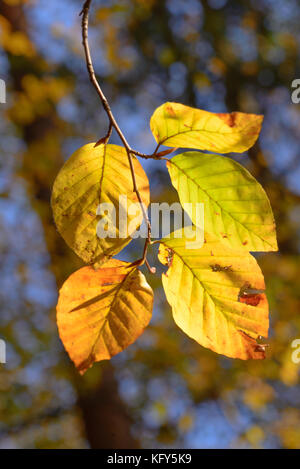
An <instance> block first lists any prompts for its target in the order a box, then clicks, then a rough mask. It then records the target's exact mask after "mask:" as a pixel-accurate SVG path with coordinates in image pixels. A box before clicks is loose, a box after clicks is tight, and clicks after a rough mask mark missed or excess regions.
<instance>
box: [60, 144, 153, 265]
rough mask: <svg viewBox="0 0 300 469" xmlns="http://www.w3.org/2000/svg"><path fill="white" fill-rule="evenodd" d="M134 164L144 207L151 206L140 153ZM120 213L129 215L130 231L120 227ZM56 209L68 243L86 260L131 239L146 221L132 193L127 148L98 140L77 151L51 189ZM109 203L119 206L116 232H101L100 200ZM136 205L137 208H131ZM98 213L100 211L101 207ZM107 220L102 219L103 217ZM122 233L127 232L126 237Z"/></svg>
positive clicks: (101, 257) (97, 259)
mask: <svg viewBox="0 0 300 469" xmlns="http://www.w3.org/2000/svg"><path fill="white" fill-rule="evenodd" d="M133 166H134V170H135V174H136V181H137V186H138V188H139V191H140V194H141V197H142V200H143V203H144V205H145V207H147V206H148V205H149V197H150V195H149V181H148V178H147V176H146V174H145V172H144V170H143V168H142V166H141V164H140V163H139V161H138V160H137V159H136V158H133ZM120 195H121V196H122V197H124V196H126V197H127V199H126V200H127V207H126V204H125V199H124V198H122V199H121V204H120V206H121V207H122V208H121V212H122V213H123V215H124V214H125V221H127V227H128V230H127V232H124V230H123V228H122V227H120V226H119V224H118V220H119V215H120V210H119V200H120V199H119V196H120ZM51 202H52V209H53V213H54V220H55V223H56V226H57V228H58V231H59V232H60V234H61V236H62V237H63V238H64V240H65V241H66V243H67V244H68V245H69V246H70V247H71V248H72V249H73V250H74V251H75V252H76V254H77V255H78V256H79V257H81V258H82V259H83V260H84V261H85V262H87V263H94V264H95V265H97V266H99V265H101V264H102V263H104V262H106V261H107V260H108V259H109V258H110V257H112V256H113V255H114V254H117V253H118V252H120V251H121V249H123V248H124V247H125V246H126V245H127V244H128V243H129V242H130V241H131V237H130V236H131V235H132V234H133V233H134V232H135V231H136V229H138V227H139V226H140V224H141V222H142V218H143V215H142V211H141V208H140V206H139V204H138V199H137V196H136V194H135V192H133V183H132V177H131V172H130V167H129V163H128V157H127V153H126V150H125V149H124V148H123V147H120V146H117V145H99V146H96V147H95V144H94V143H90V144H88V145H85V146H83V147H82V148H80V149H79V150H77V151H76V152H75V153H74V154H73V155H72V156H71V157H70V158H69V160H68V161H67V162H66V163H65V165H64V166H63V168H62V169H61V171H60V172H59V174H58V176H57V178H56V180H55V183H54V187H53V192H52V199H51ZM103 203H105V204H106V203H108V204H110V203H111V204H113V206H114V207H115V215H116V216H115V220H114V219H112V222H113V223H111V225H113V226H114V228H115V233H112V236H111V237H109V236H106V237H99V236H98V235H97V224H98V222H99V221H100V218H101V217H100V215H97V209H98V207H99V204H103ZM132 204H136V210H135V208H134V207H133V210H132V212H131V213H129V212H130V207H131V206H132ZM98 213H99V212H98ZM102 219H104V218H102ZM122 236H123V237H122Z"/></svg>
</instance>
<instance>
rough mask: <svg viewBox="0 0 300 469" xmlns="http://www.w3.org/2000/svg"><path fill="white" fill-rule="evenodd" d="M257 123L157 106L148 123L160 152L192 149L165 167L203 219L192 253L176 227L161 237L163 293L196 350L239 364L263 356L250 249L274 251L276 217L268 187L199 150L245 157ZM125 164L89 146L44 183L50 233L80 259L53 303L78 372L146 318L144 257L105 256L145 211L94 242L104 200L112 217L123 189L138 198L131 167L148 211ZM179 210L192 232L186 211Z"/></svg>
mask: <svg viewBox="0 0 300 469" xmlns="http://www.w3.org/2000/svg"><path fill="white" fill-rule="evenodd" d="M262 120H263V117H262V116H259V115H254V114H245V113H240V112H234V113H231V114H214V113H211V112H207V111H203V110H199V109H194V108H190V107H187V106H184V105H182V104H178V103H165V104H163V105H162V106H160V107H159V108H158V109H157V110H156V111H155V112H154V114H153V116H152V118H151V122H150V127H151V130H152V133H153V135H154V138H155V140H156V142H157V144H158V147H159V146H160V145H162V144H163V145H166V146H169V147H172V148H175V147H176V148H180V147H181V148H191V149H194V150H198V151H187V152H184V153H182V154H178V155H176V156H175V157H173V158H171V159H169V160H168V161H167V167H168V170H169V174H170V177H171V181H172V184H173V186H174V187H175V189H176V190H177V192H178V195H179V200H180V203H181V204H182V205H183V204H186V203H189V204H190V205H189V206H191V207H193V204H195V203H204V217H205V241H204V245H203V246H202V247H200V246H199V249H195V248H193V249H188V247H187V246H188V243H187V242H188V241H189V240H190V236H187V237H186V238H184V237H182V236H181V237H178V234H177V233H176V232H174V233H171V234H170V236H169V237H165V238H163V239H161V240H160V249H159V260H160V261H161V262H162V263H163V264H164V265H167V266H168V270H167V272H166V273H164V274H163V276H162V281H163V287H164V290H165V293H166V297H167V300H168V302H169V304H170V305H171V307H172V312H173V316H174V320H175V322H176V323H177V325H178V326H179V327H180V328H181V329H182V330H183V331H184V332H185V333H186V334H187V335H188V336H190V337H191V338H193V339H194V340H196V341H197V342H198V343H199V344H201V345H202V346H204V347H207V348H210V349H211V350H213V351H215V352H217V353H220V354H224V355H226V356H228V357H233V358H240V359H244V360H246V359H251V358H252V359H262V358H264V357H265V345H263V344H259V339H260V336H262V337H267V335H268V302H267V298H266V295H265V293H264V289H265V284H264V278H263V275H262V273H261V270H260V268H259V266H258V264H257V262H256V260H255V258H254V257H253V256H252V255H251V254H250V252H251V251H252V252H257V251H276V250H277V241H276V232H275V222H274V217H273V214H272V209H271V206H270V203H269V200H268V197H267V195H266V193H265V191H264V190H263V188H262V187H261V185H260V184H259V183H258V182H257V181H256V180H255V179H254V178H253V176H252V175H251V174H250V173H249V172H248V171H247V170H246V169H245V168H244V167H242V166H241V165H240V164H238V163H237V162H236V161H234V160H232V159H230V158H228V157H225V156H222V155H217V154H210V153H209V154H208V153H201V152H200V151H199V150H204V151H210V152H212V151H213V152H217V153H220V154H224V153H228V152H238V153H242V152H245V151H247V150H248V149H249V148H250V147H252V146H253V144H254V143H255V141H256V140H257V138H258V135H259V133H260V129H261V125H262ZM163 153H164V152H163ZM157 155H158V154H157V152H156V156H155V158H156V159H158V158H159V157H158V156H157ZM160 155H162V153H160ZM132 162H133V168H130V160H129V159H128V158H127V152H126V150H125V148H123V147H120V146H116V145H111V144H108V143H106V144H100V145H98V144H94V143H92V144H88V145H85V146H84V147H82V148H80V149H79V150H77V151H76V152H75V153H74V154H73V155H72V156H71V158H70V159H69V160H68V161H67V162H66V163H65V165H64V166H63V168H62V170H61V171H60V173H59V174H58V176H57V178H56V181H55V183H54V187H53V194H52V208H53V212H54V218H55V223H56V225H57V228H58V230H59V232H60V234H61V235H62V237H63V238H64V239H65V241H66V242H67V244H68V245H69V246H70V247H71V248H72V249H73V250H74V251H75V252H76V253H77V254H78V255H79V256H80V257H81V258H82V259H83V260H84V261H85V262H86V263H88V264H89V266H87V267H83V268H81V269H80V270H78V271H76V272H75V273H73V274H72V275H71V276H70V277H69V278H68V279H67V281H66V282H65V283H64V285H63V287H62V288H61V290H60V295H59V300H58V304H57V323H58V328H59V333H60V337H61V339H62V341H63V343H64V346H65V348H66V350H67V352H68V353H69V356H70V358H71V359H72V360H73V362H74V363H75V366H76V367H77V369H78V370H79V371H80V372H81V373H84V372H85V371H86V370H87V369H88V368H89V367H90V366H92V364H93V363H94V362H96V361H100V360H105V359H109V358H111V357H112V356H114V355H115V354H117V353H119V352H120V351H122V350H124V349H125V348H126V347H127V346H128V345H130V344H131V343H133V342H134V341H135V340H136V339H137V338H138V337H139V336H140V335H141V333H142V332H143V330H144V329H145V327H146V326H147V324H148V323H149V321H150V319H151V313H152V306H153V292H152V289H151V287H150V286H149V285H148V283H147V281H146V279H145V277H144V275H143V274H142V273H141V272H140V270H139V266H140V265H141V264H142V262H143V261H136V262H135V263H133V264H129V263H127V262H123V261H120V260H116V259H113V258H112V256H114V255H116V254H117V253H119V252H120V251H121V250H122V249H123V247H124V246H126V245H127V244H128V243H129V242H130V241H131V239H132V238H131V235H132V234H133V232H134V231H135V230H136V229H138V227H139V225H140V223H141V220H142V217H143V213H142V209H141V210H140V216H139V217H136V214H135V217H134V218H133V217H131V216H130V215H129V213H130V210H127V218H128V220H127V222H128V225H127V226H130V227H131V231H129V232H128V233H127V235H128V236H127V237H125V238H124V237H119V236H118V228H117V227H116V230H117V236H116V237H115V238H104V239H99V238H98V237H97V235H96V226H97V223H98V221H99V216H98V215H97V207H98V205H99V204H100V203H103V202H106V203H107V202H111V203H112V204H114V206H115V209H116V212H117V213H118V210H119V195H120V194H121V195H127V201H128V204H129V206H130V204H131V203H137V202H138V197H137V193H136V192H135V191H134V190H133V184H132V169H133V170H134V174H135V179H136V185H137V188H138V191H139V194H140V198H141V200H142V202H143V204H144V205H145V206H146V207H147V206H148V205H149V199H150V193H149V182H148V179H147V176H146V174H145V172H144V170H143V168H142V166H141V165H140V163H139V161H138V160H137V159H136V157H133V158H132ZM188 214H189V216H190V218H191V220H192V222H193V223H194V225H195V226H197V223H198V220H197V218H196V217H195V214H194V210H190V212H189V213H188ZM199 228H202V227H201V226H200V227H199ZM191 229H192V228H191ZM186 234H187V233H186Z"/></svg>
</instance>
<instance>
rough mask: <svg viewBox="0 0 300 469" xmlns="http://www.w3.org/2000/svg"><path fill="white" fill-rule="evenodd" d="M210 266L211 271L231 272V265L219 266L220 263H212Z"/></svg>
mask: <svg viewBox="0 0 300 469" xmlns="http://www.w3.org/2000/svg"><path fill="white" fill-rule="evenodd" d="M210 267H211V270H212V271H213V272H232V268H231V267H232V266H231V265H225V266H221V265H220V264H213V265H211V266H210Z"/></svg>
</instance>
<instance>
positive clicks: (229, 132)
mask: <svg viewBox="0 0 300 469" xmlns="http://www.w3.org/2000/svg"><path fill="white" fill-rule="evenodd" d="M262 121H263V116H261V115H256V114H245V113H242V112H232V113H231V114H216V113H213V112H208V111H203V110H201V109H195V108H192V107H188V106H184V105H183V104H179V103H165V104H163V105H162V106H160V107H159V108H157V109H156V110H155V112H154V114H153V116H152V117H151V121H150V127H151V131H152V133H153V135H154V138H155V140H156V142H157V143H159V144H163V145H166V146H169V147H181V148H196V149H198V150H209V151H214V152H217V153H228V152H237V153H242V152H244V151H246V150H248V149H249V148H251V147H252V146H253V145H254V143H255V142H256V140H257V138H258V135H259V133H260V130H261V126H262Z"/></svg>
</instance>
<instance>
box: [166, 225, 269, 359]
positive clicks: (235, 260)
mask: <svg viewBox="0 0 300 469" xmlns="http://www.w3.org/2000/svg"><path fill="white" fill-rule="evenodd" d="M186 229H187V228H186ZM176 236H178V232H174V233H172V234H171V235H170V238H169V239H168V238H164V239H162V240H161V244H160V250H159V259H160V261H161V262H162V263H163V264H165V265H168V266H169V269H168V271H167V273H166V274H163V277H162V281H163V287H164V290H165V293H166V296H167V300H168V302H169V304H170V305H171V307H172V312H173V317H174V320H175V322H176V324H177V325H178V326H179V327H180V328H181V329H182V330H183V331H184V332H185V333H186V334H187V335H188V336H189V337H191V338H192V339H194V340H196V341H197V342H198V343H199V344H201V345H202V346H203V347H207V348H209V349H211V350H213V351H215V352H217V353H220V354H223V355H226V356H228V357H232V358H240V359H242V360H247V359H250V358H253V359H262V358H264V357H265V351H264V347H263V346H261V345H258V343H257V342H256V339H257V338H258V336H260V335H261V336H263V337H267V335H268V325H269V321H268V302H267V298H266V295H265V294H264V293H263V292H262V291H263V290H264V289H265V283H264V278H263V275H262V273H261V270H260V268H259V266H258V264H257V262H256V260H255V259H254V257H253V256H251V255H250V254H249V253H246V252H235V251H233V250H231V249H229V248H227V247H226V246H224V245H222V243H220V242H219V241H218V240H215V239H214V238H212V237H211V236H209V235H207V234H206V239H205V241H206V242H205V243H204V246H203V247H202V248H200V249H188V248H187V247H186V246H187V245H186V241H187V240H186V239H185V238H184V237H181V238H179V237H176ZM189 236H190V234H188V236H187V237H189ZM199 247H200V246H199Z"/></svg>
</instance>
